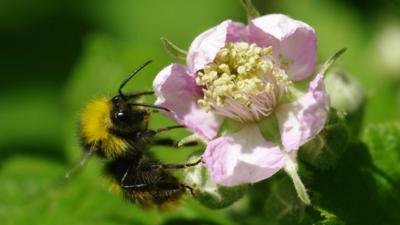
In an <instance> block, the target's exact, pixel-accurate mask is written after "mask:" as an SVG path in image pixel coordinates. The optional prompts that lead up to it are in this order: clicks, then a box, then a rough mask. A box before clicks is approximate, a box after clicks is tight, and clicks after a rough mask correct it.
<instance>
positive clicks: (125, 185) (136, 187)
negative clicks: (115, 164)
mask: <svg viewBox="0 0 400 225" xmlns="http://www.w3.org/2000/svg"><path fill="white" fill-rule="evenodd" d="M130 169H131V167H128V169H127V170H126V172H125V174H124V176H123V177H122V178H121V183H120V186H121V188H124V189H140V190H143V189H144V188H147V187H150V184H129V185H127V184H125V179H126V177H127V176H128V174H129V170H130Z"/></svg>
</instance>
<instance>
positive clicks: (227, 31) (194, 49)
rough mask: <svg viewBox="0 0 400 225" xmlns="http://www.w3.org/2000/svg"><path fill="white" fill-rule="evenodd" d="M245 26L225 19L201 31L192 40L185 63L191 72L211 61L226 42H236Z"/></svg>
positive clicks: (242, 36)
mask: <svg viewBox="0 0 400 225" xmlns="http://www.w3.org/2000/svg"><path fill="white" fill-rule="evenodd" d="M245 29H246V27H245V26H244V25H243V24H241V23H237V22H233V21H231V20H226V21H224V22H222V23H220V24H219V25H217V26H215V27H213V28H211V29H209V30H207V31H205V32H203V33H202V34H200V35H199V36H197V37H196V39H194V41H193V42H192V44H191V46H190V48H189V52H188V56H187V65H188V68H189V71H190V73H191V74H194V73H195V72H197V71H198V70H201V69H202V68H203V67H204V66H205V65H207V64H209V63H210V62H212V61H213V60H214V58H215V56H216V54H217V53H218V51H219V50H220V49H221V48H222V47H224V45H225V43H226V42H237V41H240V40H242V39H243V38H244V35H245Z"/></svg>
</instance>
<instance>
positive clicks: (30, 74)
mask: <svg viewBox="0 0 400 225" xmlns="http://www.w3.org/2000/svg"><path fill="white" fill-rule="evenodd" d="M254 3H255V5H256V6H257V8H258V9H259V10H260V11H261V13H262V14H266V13H273V12H279V13H285V14H288V15H290V16H292V17H293V18H296V19H299V20H303V21H305V22H306V23H308V24H310V25H311V26H313V27H314V28H315V30H316V32H317V37H318V57H319V62H323V61H324V60H325V59H327V58H328V57H329V56H330V55H331V54H332V53H334V52H335V51H337V50H338V49H340V48H343V47H347V48H348V51H347V52H346V54H345V55H344V56H343V57H342V58H341V59H340V60H339V61H340V64H341V65H342V67H343V68H345V69H346V70H347V71H348V72H349V73H350V74H352V75H353V76H354V77H356V78H357V79H358V80H359V81H360V83H361V84H362V86H363V87H364V89H365V91H366V93H367V96H368V105H367V107H366V112H365V116H364V122H365V123H364V126H367V125H368V124H374V123H382V122H390V121H396V120H399V119H400V1H399V0H392V1H390V0H382V1H372V0H368V1H361V0H340V1H339V0H338V1H321V0H298V1H289V0H281V1H273V0H269V1H262V0H257V1H254ZM227 18H231V19H233V20H237V21H242V22H246V15H245V12H244V10H243V8H242V6H241V4H240V2H239V1H238V0H237V1H236V0H202V1H185V0H169V1H151V0H147V1H145V0H119V1H106V0H96V1H94V0H87V1H67V0H58V1H53V0H2V1H0V46H1V47H0V74H1V76H0V77H1V78H0V79H1V82H0V103H1V104H0V224H3V225H4V224H41V225H45V224H160V223H164V224H188V223H189V221H190V222H191V223H193V224H196V223H198V224H237V222H235V221H236V220H235V217H232V216H227V215H230V213H231V212H230V211H232V210H235V207H236V208H238V207H239V208H240V205H239V206H237V205H234V206H233V207H232V208H229V209H224V210H210V209H207V208H205V207H203V206H201V205H200V204H198V203H197V202H196V201H194V200H192V199H189V198H188V199H187V200H186V201H185V202H184V203H183V205H182V206H181V207H178V208H177V209H175V210H171V211H168V212H163V213H160V212H158V211H157V210H156V209H151V210H147V211H143V210H142V209H140V208H138V207H136V206H134V205H130V204H128V203H125V202H124V201H123V200H122V198H121V197H120V196H118V195H117V194H113V193H111V192H109V191H108V188H107V185H106V184H105V182H104V181H103V178H102V177H101V162H100V161H99V160H91V161H90V162H89V163H88V165H87V167H86V168H85V169H84V170H83V172H82V174H81V175H79V176H78V177H76V179H73V180H72V181H71V182H70V183H69V184H66V185H63V186H55V185H53V184H54V183H53V182H54V180H55V179H57V178H58V177H60V176H62V175H63V173H64V172H65V171H66V170H67V168H69V167H70V166H71V165H72V164H73V162H74V161H76V160H77V159H78V158H79V156H80V154H81V150H80V147H79V146H78V144H77V123H76V120H77V115H78V114H79V112H80V110H81V109H82V107H83V106H84V105H85V104H86V103H87V102H88V101H90V100H91V99H92V98H94V97H95V96H99V95H113V94H114V93H115V91H116V89H117V88H118V86H119V84H120V82H121V80H122V79H123V78H125V77H126V76H127V74H129V72H131V71H132V70H133V69H134V68H135V67H137V66H138V65H139V64H141V63H143V62H145V61H146V60H148V59H153V60H154V62H153V63H152V64H151V66H149V67H148V68H146V69H145V70H144V71H143V72H142V73H141V74H140V75H139V76H137V77H135V79H134V80H133V81H132V82H131V83H129V85H128V86H127V88H126V90H148V89H151V81H152V79H153V78H154V77H155V75H156V73H157V72H158V71H159V70H160V69H162V68H163V67H164V66H166V65H167V64H169V63H171V62H172V60H171V58H170V57H169V56H168V55H167V54H166V52H165V51H164V49H163V46H162V44H161V42H160V41H159V39H160V37H167V38H168V39H170V40H171V41H173V42H174V43H175V44H177V45H178V46H180V47H182V48H188V47H189V45H190V43H191V41H192V40H193V38H194V37H196V36H197V35H198V34H199V33H200V32H202V31H204V30H206V29H207V28H209V27H211V26H214V25H216V24H218V23H220V22H221V21H223V20H225V19H227ZM148 100H149V101H151V100H153V99H148ZM153 121H154V123H153V124H152V126H154V127H160V126H165V125H167V124H173V123H172V121H169V120H167V119H165V118H162V117H161V116H159V115H155V119H154V120H153ZM186 134H187V133H185V132H175V133H173V134H172V135H174V136H176V137H183V136H184V135H186ZM192 150H193V149H188V150H174V149H155V150H154V151H155V152H157V154H158V155H159V157H160V158H162V159H163V160H165V161H168V162H172V161H174V162H180V161H183V160H185V159H186V156H187V155H188V154H190V152H191V151H192ZM171 151H176V154H174V156H173V157H168V155H171ZM236 210H239V209H236ZM249 221H251V219H249ZM195 222H196V223H195ZM249 223H251V222H249ZM253 224H257V222H254V223H253Z"/></svg>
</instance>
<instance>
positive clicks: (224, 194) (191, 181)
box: [185, 154, 247, 209]
mask: <svg viewBox="0 0 400 225" xmlns="http://www.w3.org/2000/svg"><path fill="white" fill-rule="evenodd" d="M199 155H200V154H195V155H193V156H191V157H190V158H189V161H190V160H196V159H198V158H199ZM185 183H186V184H187V185H189V186H191V187H192V188H193V190H194V193H195V195H196V199H197V200H198V201H199V202H200V203H201V204H202V205H204V206H206V207H207V208H210V209H222V208H226V207H228V206H230V205H232V204H233V203H235V202H236V201H237V200H239V199H240V198H241V197H243V195H244V194H245V192H246V190H247V185H239V186H234V187H224V186H220V185H217V184H216V183H214V182H213V181H212V179H211V176H210V174H209V172H208V170H207V168H205V167H204V166H196V167H191V168H188V169H187V170H186V171H185Z"/></svg>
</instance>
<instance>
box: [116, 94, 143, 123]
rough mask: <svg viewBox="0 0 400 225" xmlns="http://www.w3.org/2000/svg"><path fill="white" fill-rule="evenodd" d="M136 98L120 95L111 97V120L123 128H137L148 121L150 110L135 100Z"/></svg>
mask: <svg viewBox="0 0 400 225" xmlns="http://www.w3.org/2000/svg"><path fill="white" fill-rule="evenodd" d="M135 100H136V98H132V99H130V98H123V97H121V96H119V95H117V96H115V97H113V98H112V99H111V102H112V110H111V120H112V121H113V123H114V124H115V125H116V126H117V127H118V128H119V129H122V130H137V129H140V128H142V127H143V126H144V125H145V124H146V123H147V121H148V118H149V116H150V111H149V110H148V109H146V108H144V107H141V106H140V105H137V104H138V103H137V102H135Z"/></svg>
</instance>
